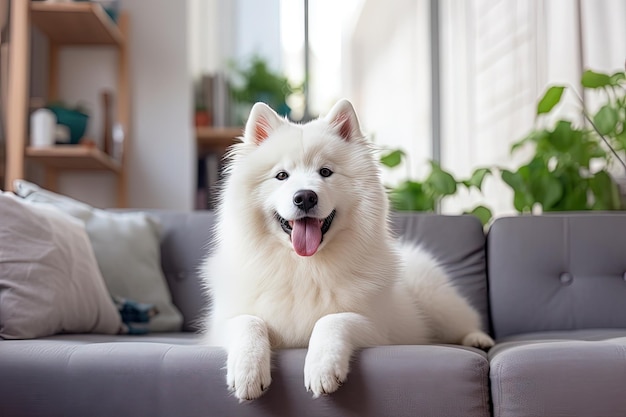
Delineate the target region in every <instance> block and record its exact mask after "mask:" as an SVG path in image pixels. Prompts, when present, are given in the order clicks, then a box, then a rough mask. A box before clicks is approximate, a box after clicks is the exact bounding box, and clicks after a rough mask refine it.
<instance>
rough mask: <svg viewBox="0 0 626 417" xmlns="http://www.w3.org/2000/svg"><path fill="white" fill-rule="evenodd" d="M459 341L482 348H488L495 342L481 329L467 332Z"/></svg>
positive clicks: (465, 344) (464, 344)
mask: <svg viewBox="0 0 626 417" xmlns="http://www.w3.org/2000/svg"><path fill="white" fill-rule="evenodd" d="M461 343H462V344H463V346H472V347H475V348H479V349H482V350H489V348H490V347H492V346H493V345H495V344H496V343H495V342H494V341H493V339H492V338H491V337H490V336H489V335H488V334H486V333H484V332H481V331H476V332H471V333H468V334H467V335H465V337H464V338H463V341H462V342H461Z"/></svg>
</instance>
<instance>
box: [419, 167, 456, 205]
mask: <svg viewBox="0 0 626 417" xmlns="http://www.w3.org/2000/svg"><path fill="white" fill-rule="evenodd" d="M430 165H431V167H432V171H431V172H430V175H429V176H428V177H427V178H426V180H425V181H424V184H425V185H428V186H429V187H430V189H431V190H432V191H433V194H434V195H435V197H436V198H437V197H439V198H441V197H443V196H446V195H452V194H454V193H456V185H457V184H456V180H455V179H454V177H453V176H452V174H450V173H449V172H446V171H444V170H443V169H441V167H440V166H439V164H437V163H436V162H434V161H431V163H430Z"/></svg>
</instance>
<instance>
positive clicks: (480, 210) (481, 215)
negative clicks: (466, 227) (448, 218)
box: [466, 206, 493, 226]
mask: <svg viewBox="0 0 626 417" xmlns="http://www.w3.org/2000/svg"><path fill="white" fill-rule="evenodd" d="M466 213H467V214H473V215H474V216H476V217H478V219H479V220H480V222H481V223H482V225H483V226H484V225H486V224H487V223H489V221H490V220H491V218H492V217H493V214H492V213H491V210H489V209H488V208H487V207H485V206H477V207H474V209H473V210H472V211H470V212H466Z"/></svg>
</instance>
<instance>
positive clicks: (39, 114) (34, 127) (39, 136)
mask: <svg viewBox="0 0 626 417" xmlns="http://www.w3.org/2000/svg"><path fill="white" fill-rule="evenodd" d="M56 124H57V118H56V116H55V115H54V113H52V111H51V110H48V109H44V108H41V109H37V110H35V111H34V112H33V114H32V115H31V116H30V145H31V146H34V147H38V148H41V147H46V146H52V145H54V138H55V136H56Z"/></svg>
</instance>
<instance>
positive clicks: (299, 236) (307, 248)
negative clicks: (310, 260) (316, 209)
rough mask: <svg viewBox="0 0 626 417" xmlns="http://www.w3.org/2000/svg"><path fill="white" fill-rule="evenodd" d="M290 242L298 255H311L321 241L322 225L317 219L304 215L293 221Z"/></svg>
mask: <svg viewBox="0 0 626 417" xmlns="http://www.w3.org/2000/svg"><path fill="white" fill-rule="evenodd" d="M292 229H293V230H292V231H291V244H292V245H293V249H294V250H295V251H296V253H297V254H298V255H300V256H311V255H313V254H315V252H317V248H318V247H319V246H320V243H322V225H321V223H320V221H319V220H318V219H314V218H311V217H305V218H304V219H300V220H296V221H294V222H293V226H292Z"/></svg>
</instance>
